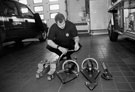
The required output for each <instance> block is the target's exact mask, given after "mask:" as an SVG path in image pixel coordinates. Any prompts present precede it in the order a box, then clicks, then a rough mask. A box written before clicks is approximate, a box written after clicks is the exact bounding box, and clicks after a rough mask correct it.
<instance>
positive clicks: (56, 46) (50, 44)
mask: <svg viewBox="0 0 135 92" xmlns="http://www.w3.org/2000/svg"><path fill="white" fill-rule="evenodd" d="M47 44H48V45H49V46H51V47H53V48H56V49H57V48H58V45H57V44H56V43H55V42H53V41H52V40H50V39H48V40H47Z"/></svg>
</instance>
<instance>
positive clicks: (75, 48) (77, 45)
mask: <svg viewBox="0 0 135 92" xmlns="http://www.w3.org/2000/svg"><path fill="white" fill-rule="evenodd" d="M79 48H80V46H79V44H78V43H75V45H74V50H75V51H77V50H78V49H79Z"/></svg>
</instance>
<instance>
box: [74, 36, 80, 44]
mask: <svg viewBox="0 0 135 92" xmlns="http://www.w3.org/2000/svg"><path fill="white" fill-rule="evenodd" d="M79 40H80V39H79V36H76V37H74V41H75V44H78V43H79Z"/></svg>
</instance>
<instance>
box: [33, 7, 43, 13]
mask: <svg viewBox="0 0 135 92" xmlns="http://www.w3.org/2000/svg"><path fill="white" fill-rule="evenodd" d="M34 10H35V12H39V11H43V6H36V7H34Z"/></svg>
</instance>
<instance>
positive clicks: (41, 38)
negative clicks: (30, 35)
mask: <svg viewBox="0 0 135 92" xmlns="http://www.w3.org/2000/svg"><path fill="white" fill-rule="evenodd" d="M46 38H47V34H46V32H45V31H44V32H41V34H40V36H39V41H40V42H43V41H45V40H46Z"/></svg>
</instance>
